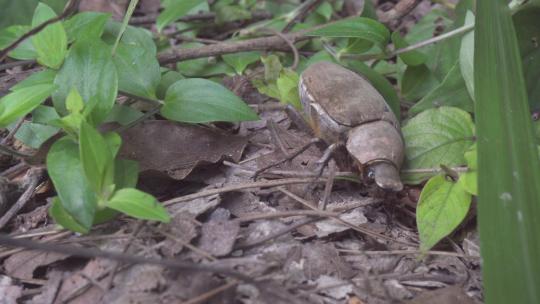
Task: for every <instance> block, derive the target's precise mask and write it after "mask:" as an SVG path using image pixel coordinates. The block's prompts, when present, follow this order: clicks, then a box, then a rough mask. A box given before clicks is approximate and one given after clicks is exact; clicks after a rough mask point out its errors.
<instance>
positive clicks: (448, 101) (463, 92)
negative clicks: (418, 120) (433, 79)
mask: <svg viewBox="0 0 540 304" xmlns="http://www.w3.org/2000/svg"><path fill="white" fill-rule="evenodd" d="M440 106H453V107H458V108H460V109H462V110H465V111H467V112H473V110H474V102H473V101H472V99H471V97H470V95H469V92H468V91H467V86H466V84H465V81H464V80H463V76H462V74H461V69H460V65H459V62H456V64H454V67H453V68H452V69H451V70H450V72H448V75H446V77H445V78H444V79H443V81H442V82H441V83H440V84H439V85H438V86H436V87H435V88H434V89H433V90H431V92H429V93H428V94H427V95H426V96H424V97H423V98H422V99H420V100H419V101H418V102H417V103H416V104H415V105H414V106H413V107H412V108H411V109H410V110H409V114H412V115H414V114H417V113H420V112H421V111H424V110H425V109H429V108H434V107H440Z"/></svg>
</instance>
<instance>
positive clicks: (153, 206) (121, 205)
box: [107, 188, 171, 223]
mask: <svg viewBox="0 0 540 304" xmlns="http://www.w3.org/2000/svg"><path fill="white" fill-rule="evenodd" d="M107 207H109V208H112V209H114V210H117V211H120V212H122V213H125V214H127V215H129V216H132V217H135V218H138V219H143V220H151V221H160V222H165V223H168V222H170V221H171V218H170V216H169V214H168V213H167V209H165V208H164V207H163V206H162V205H160V204H159V202H158V201H157V200H156V198H154V197H153V196H152V195H150V194H147V193H144V192H142V191H139V190H137V189H133V188H124V189H121V190H118V191H117V192H116V193H115V194H114V196H113V197H112V198H111V199H110V200H109V201H108V202H107Z"/></svg>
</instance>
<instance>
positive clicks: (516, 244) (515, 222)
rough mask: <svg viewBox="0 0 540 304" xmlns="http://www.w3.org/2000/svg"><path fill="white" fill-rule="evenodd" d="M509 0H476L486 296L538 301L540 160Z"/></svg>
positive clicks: (505, 300)
mask: <svg viewBox="0 0 540 304" xmlns="http://www.w3.org/2000/svg"><path fill="white" fill-rule="evenodd" d="M507 2H508V1H506V0H495V1H494V0H480V1H478V18H477V23H476V26H477V29H476V31H475V37H474V39H475V54H474V59H475V63H474V68H475V75H474V81H475V95H476V98H475V100H476V111H475V113H476V119H477V134H478V181H479V184H478V193H479V196H478V198H479V212H478V213H479V227H480V239H481V252H482V257H483V261H484V263H483V267H484V269H483V275H484V284H485V296H486V303H489V304H492V303H540V288H539V286H540V258H539V256H540V236H539V233H540V221H539V220H538V218H540V161H539V159H538V154H537V153H538V152H537V148H536V145H535V143H534V140H533V129H532V125H531V120H530V114H529V107H528V103H527V94H526V90H525V83H524V79H523V70H522V66H521V59H520V56H519V50H518V47H517V39H516V34H515V31H514V26H513V24H512V19H511V16H510V10H509V9H508V7H507Z"/></svg>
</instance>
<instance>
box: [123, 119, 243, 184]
mask: <svg viewBox="0 0 540 304" xmlns="http://www.w3.org/2000/svg"><path fill="white" fill-rule="evenodd" d="M120 135H121V136H122V148H121V149H120V157H121V158H127V159H131V160H134V161H137V162H139V165H140V168H141V172H144V171H159V172H162V173H165V174H167V175H168V176H170V177H171V178H173V179H177V180H180V179H183V178H184V177H186V176H187V175H188V174H189V173H191V171H192V170H193V169H194V168H196V167H197V166H198V165H200V164H203V163H216V162H218V161H220V160H221V159H231V160H233V161H235V162H236V161H238V160H239V159H240V156H241V155H242V152H243V151H244V147H245V146H246V144H247V139H246V138H243V137H239V136H234V135H229V134H226V133H222V132H219V131H217V130H215V129H209V128H205V127H201V126H198V125H188V124H180V123H175V122H172V121H165V120H163V121H162V120H155V121H148V122H144V123H141V124H139V125H137V126H135V127H133V128H130V129H128V130H125V131H123V132H122V133H121V134H120Z"/></svg>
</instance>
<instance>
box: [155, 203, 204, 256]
mask: <svg viewBox="0 0 540 304" xmlns="http://www.w3.org/2000/svg"><path fill="white" fill-rule="evenodd" d="M194 221H195V218H194V217H193V215H191V214H189V213H187V212H184V213H180V214H177V215H174V216H173V218H172V220H171V222H170V223H169V224H166V225H163V226H162V228H163V229H166V230H167V233H168V234H169V235H170V236H171V237H169V235H166V236H167V238H166V239H165V240H164V241H163V242H164V244H163V247H162V248H161V251H162V252H163V254H164V255H165V256H166V257H174V256H175V255H177V254H178V253H180V252H181V251H182V249H183V248H184V245H182V244H183V243H190V242H191V240H193V239H194V238H195V237H196V236H197V229H196V227H195V224H194ZM172 236H174V238H172ZM182 242H183V243H182Z"/></svg>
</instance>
